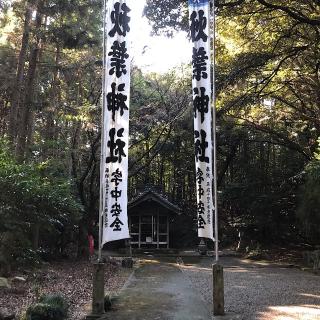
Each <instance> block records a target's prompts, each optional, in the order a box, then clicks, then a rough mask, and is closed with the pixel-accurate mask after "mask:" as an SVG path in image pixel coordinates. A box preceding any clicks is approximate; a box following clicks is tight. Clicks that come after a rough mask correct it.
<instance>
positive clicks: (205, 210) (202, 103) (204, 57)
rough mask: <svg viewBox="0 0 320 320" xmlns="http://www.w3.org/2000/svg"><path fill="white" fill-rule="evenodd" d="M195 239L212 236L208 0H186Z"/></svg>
mask: <svg viewBox="0 0 320 320" xmlns="http://www.w3.org/2000/svg"><path fill="white" fill-rule="evenodd" d="M189 23H190V34H191V39H192V43H193V49H192V50H193V54H192V87H193V111H194V139H195V158H196V159H195V160H196V185H197V189H196V190H197V215H198V236H199V237H201V238H210V239H212V240H214V237H213V227H214V218H213V216H214V214H213V213H214V205H213V193H212V181H213V180H212V178H213V175H212V160H213V157H212V128H211V124H212V114H211V79H210V68H211V57H210V53H211V50H210V1H209V0H189Z"/></svg>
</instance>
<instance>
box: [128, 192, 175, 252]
mask: <svg viewBox="0 0 320 320" xmlns="http://www.w3.org/2000/svg"><path fill="white" fill-rule="evenodd" d="M180 213H181V210H180V208H179V207H177V206H176V205H174V204H173V203H171V202H170V201H169V200H167V199H166V198H165V197H164V196H163V195H161V194H159V193H157V192H155V191H153V190H151V189H149V190H145V191H144V192H142V193H140V194H139V195H137V196H136V197H135V198H133V199H132V200H131V201H130V202H129V203H128V219H129V231H130V235H131V245H132V247H133V248H150V249H151V248H154V249H160V248H169V245H170V232H169V231H170V222H171V221H172V218H173V217H174V215H179V214H180Z"/></svg>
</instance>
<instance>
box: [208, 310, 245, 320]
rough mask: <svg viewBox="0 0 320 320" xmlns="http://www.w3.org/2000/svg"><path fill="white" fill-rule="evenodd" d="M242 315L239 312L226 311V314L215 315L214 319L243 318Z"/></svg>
mask: <svg viewBox="0 0 320 320" xmlns="http://www.w3.org/2000/svg"><path fill="white" fill-rule="evenodd" d="M241 319H242V317H241V315H239V314H234V313H228V312H227V313H226V314H225V315H224V316H213V317H212V320H241Z"/></svg>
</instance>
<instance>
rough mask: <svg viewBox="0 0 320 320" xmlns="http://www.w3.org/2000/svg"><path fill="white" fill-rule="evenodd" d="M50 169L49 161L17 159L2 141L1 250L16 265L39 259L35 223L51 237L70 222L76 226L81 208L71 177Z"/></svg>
mask: <svg viewBox="0 0 320 320" xmlns="http://www.w3.org/2000/svg"><path fill="white" fill-rule="evenodd" d="M51 170H52V169H51V168H50V164H49V163H46V164H43V163H42V164H31V163H29V164H18V163H16V161H15V160H14V158H13V157H12V156H10V153H9V151H8V148H7V145H6V143H5V142H2V143H1V151H0V194H1V195H0V221H1V224H0V237H1V240H2V241H1V248H0V250H1V252H2V254H3V255H4V256H5V257H6V260H7V261H8V262H11V263H13V264H14V265H19V266H21V265H32V264H38V263H39V256H38V252H37V251H36V250H37V248H34V249H33V247H34V245H33V237H34V229H33V228H34V226H37V225H38V226H39V228H40V233H46V234H47V235H46V237H47V238H49V239H50V237H55V234H57V233H58V234H60V236H61V234H62V232H63V231H64V230H65V229H66V228H68V226H70V227H71V229H72V228H74V227H73V226H74V225H75V223H76V221H77V220H78V218H79V216H80V213H81V211H82V207H81V206H80V205H79V203H78V201H77V200H76V199H75V197H74V195H73V194H72V191H71V184H70V181H68V180H67V179H65V178H62V177H60V176H58V177H55V176H54V175H52V174H50V172H51ZM53 171H54V170H53ZM42 244H43V245H44V246H47V245H48V243H47V242H43V243H40V245H42Z"/></svg>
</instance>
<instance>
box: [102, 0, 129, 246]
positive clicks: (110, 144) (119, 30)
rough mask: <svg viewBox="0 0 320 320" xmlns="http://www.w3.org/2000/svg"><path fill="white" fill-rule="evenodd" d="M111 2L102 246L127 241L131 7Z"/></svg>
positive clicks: (108, 11)
mask: <svg viewBox="0 0 320 320" xmlns="http://www.w3.org/2000/svg"><path fill="white" fill-rule="evenodd" d="M127 2H128V1H126V0H120V1H116V0H108V1H107V4H106V17H105V21H106V23H105V26H104V28H105V49H104V52H105V53H104V54H105V57H104V61H105V63H104V64H105V68H104V69H105V74H104V77H105V78H104V97H103V99H104V103H103V105H104V110H103V132H102V135H103V137H102V154H103V156H102V159H103V167H102V174H103V177H102V181H101V182H102V186H101V188H102V212H101V214H102V216H103V226H102V245H103V244H105V243H107V242H110V241H115V240H120V239H128V238H130V236H129V229H128V215H127V203H128V194H127V188H128V144H129V102H130V53H129V44H130V43H129V39H128V35H129V33H130V21H131V18H130V12H131V10H130V8H129V7H128V5H127Z"/></svg>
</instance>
